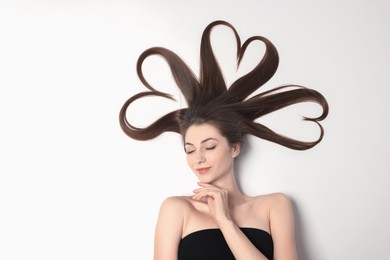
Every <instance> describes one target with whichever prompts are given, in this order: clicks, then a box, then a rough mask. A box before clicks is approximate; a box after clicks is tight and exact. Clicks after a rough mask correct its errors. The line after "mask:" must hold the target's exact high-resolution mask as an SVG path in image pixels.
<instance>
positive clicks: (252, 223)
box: [154, 124, 298, 260]
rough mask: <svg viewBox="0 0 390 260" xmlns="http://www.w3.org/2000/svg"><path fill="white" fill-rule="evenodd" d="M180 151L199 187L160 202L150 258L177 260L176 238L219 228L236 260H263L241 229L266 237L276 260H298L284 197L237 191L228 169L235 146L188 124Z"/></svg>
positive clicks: (207, 127)
mask: <svg viewBox="0 0 390 260" xmlns="http://www.w3.org/2000/svg"><path fill="white" fill-rule="evenodd" d="M185 151H186V153H187V163H188V165H189V166H190V168H191V169H192V170H193V171H194V173H195V174H196V176H197V177H198V179H199V182H198V185H199V188H197V189H195V190H194V195H193V196H192V197H191V196H190V197H186V196H177V197H170V198H167V199H166V200H165V201H164V202H163V203H162V205H161V208H160V212H159V216H158V220H157V225H156V230H155V241H154V259H155V260H177V257H178V256H177V255H178V248H179V243H180V240H181V239H182V238H184V237H185V236H187V235H188V234H191V233H193V232H195V231H198V230H203V229H209V228H219V229H220V230H221V232H222V234H223V236H224V238H225V240H226V242H227V244H228V246H229V248H230V250H231V251H232V253H233V255H234V256H235V258H236V259H237V260H252V259H253V260H255V259H256V260H263V259H264V260H265V259H267V258H266V257H265V256H264V255H263V254H262V253H261V252H260V251H259V250H257V248H256V247H255V246H254V245H253V244H252V243H251V242H250V241H249V239H248V238H247V237H246V236H245V234H244V233H243V232H242V231H241V230H240V229H239V228H240V227H252V228H258V229H262V230H264V231H266V232H268V233H270V234H271V235H272V239H273V242H274V259H275V260H296V259H298V257H297V252H296V245H295V235H294V219H293V213H292V208H291V203H290V200H289V199H288V197H287V196H286V195H284V194H282V193H273V194H268V195H261V196H256V197H248V196H246V195H244V194H243V193H242V192H241V191H240V189H239V188H238V185H237V183H236V180H235V177H234V170H233V168H234V167H233V166H234V159H235V158H236V157H237V156H238V154H239V153H240V145H239V144H233V145H231V144H229V142H228V140H227V139H226V138H225V137H224V136H222V135H221V133H220V131H219V130H218V129H217V128H215V127H214V126H212V125H209V124H202V125H193V126H191V127H190V128H189V129H188V130H187V133H186V135H185Z"/></svg>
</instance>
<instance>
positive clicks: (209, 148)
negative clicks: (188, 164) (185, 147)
mask: <svg viewBox="0 0 390 260" xmlns="http://www.w3.org/2000/svg"><path fill="white" fill-rule="evenodd" d="M215 147H217V146H216V145H214V146H212V147H208V148H206V150H208V151H210V150H214V149H215ZM194 151H195V150H193V151H186V154H191V153H193V152H194Z"/></svg>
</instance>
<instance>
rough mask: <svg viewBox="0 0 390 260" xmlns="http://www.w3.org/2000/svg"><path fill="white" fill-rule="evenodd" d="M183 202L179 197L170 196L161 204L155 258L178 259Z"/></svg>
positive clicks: (156, 233) (155, 241)
mask: <svg viewBox="0 0 390 260" xmlns="http://www.w3.org/2000/svg"><path fill="white" fill-rule="evenodd" d="M183 203H184V202H183V201H182V200H181V199H180V198H178V197H170V198H168V199H166V200H165V201H164V202H163V203H162V204H161V207H160V212H159V216H158V220H157V225H156V230H155V236H154V260H177V254H178V248H179V243H180V239H181V235H182V227H183V216H182V215H181V214H179V212H182V211H181V210H179V209H180V208H181V207H183Z"/></svg>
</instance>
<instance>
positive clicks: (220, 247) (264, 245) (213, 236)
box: [178, 228, 274, 260]
mask: <svg viewBox="0 0 390 260" xmlns="http://www.w3.org/2000/svg"><path fill="white" fill-rule="evenodd" d="M240 229H241V230H242V232H243V233H244V234H245V235H246V236H247V237H248V239H249V240H250V241H251V242H252V244H253V245H254V246H256V248H257V249H258V250H259V251H260V252H261V253H262V254H263V255H264V256H266V257H267V258H268V259H272V258H273V255H274V244H273V241H272V237H271V235H270V234H269V233H268V232H266V231H264V230H261V229H257V228H240ZM178 256H179V260H234V259H235V258H234V256H233V253H232V251H230V249H229V246H228V245H227V243H226V241H225V238H224V237H223V235H222V232H221V230H220V229H218V228H212V229H204V230H199V231H195V232H194V233H191V234H189V235H187V236H185V237H184V238H182V239H181V241H180V244H179V255H178Z"/></svg>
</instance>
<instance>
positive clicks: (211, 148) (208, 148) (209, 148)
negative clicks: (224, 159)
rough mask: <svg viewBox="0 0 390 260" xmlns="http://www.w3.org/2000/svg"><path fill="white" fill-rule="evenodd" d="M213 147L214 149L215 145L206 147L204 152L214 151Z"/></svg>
mask: <svg viewBox="0 0 390 260" xmlns="http://www.w3.org/2000/svg"><path fill="white" fill-rule="evenodd" d="M215 147H216V145H214V146H212V147H207V148H206V150H214V148H215Z"/></svg>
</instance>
